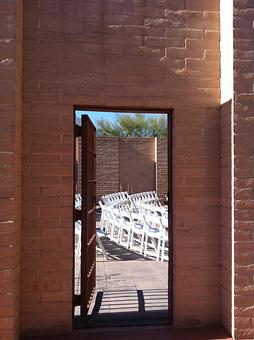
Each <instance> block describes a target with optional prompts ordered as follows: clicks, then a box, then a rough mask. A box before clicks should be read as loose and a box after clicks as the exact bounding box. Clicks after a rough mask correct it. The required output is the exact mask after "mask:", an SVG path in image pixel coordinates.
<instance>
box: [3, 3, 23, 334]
mask: <svg viewBox="0 0 254 340" xmlns="http://www.w3.org/2000/svg"><path fill="white" fill-rule="evenodd" d="M22 17H23V15H22V1H21V0H20V1H19V0H17V1H16V0H14V1H7V0H1V2H0V50H1V54H0V79H1V81H0V206H1V211H0V339H1V340H12V339H18V336H19V321H20V315H19V314H20V258H21V256H20V246H21V241H20V239H21V237H20V231H21V102H22V101H21V73H22V31H23V28H22V26H23V25H22Z"/></svg>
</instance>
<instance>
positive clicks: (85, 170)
mask: <svg viewBox="0 0 254 340" xmlns="http://www.w3.org/2000/svg"><path fill="white" fill-rule="evenodd" d="M81 221H82V233H81V316H85V315H87V312H88V309H89V305H90V303H91V299H92V296H93V293H94V289H95V283H96V129H95V127H94V125H93V123H92V122H91V120H90V119H89V117H88V116H87V115H82V218H81Z"/></svg>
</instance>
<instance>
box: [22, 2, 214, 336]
mask: <svg viewBox="0 0 254 340" xmlns="http://www.w3.org/2000/svg"><path fill="white" fill-rule="evenodd" d="M218 4H219V1H208V0H195V1H194V0H185V1H183V0H179V1H170V0H169V1H160V2H158V1H156V0H149V1H147V2H146V6H144V2H143V1H139V0H138V1H129V0H128V1H127V0H126V1H114V2H111V1H108V0H106V1H86V2H84V1H79V0H75V1H72V0H71V1H64V0H59V1H39V0H32V1H28V0H25V1H24V5H25V11H24V75H23V76H24V77H23V87H24V92H23V135H24V143H23V190H24V192H23V241H22V244H23V263H22V269H23V271H22V274H23V275H22V282H23V285H22V329H23V332H24V333H25V332H30V333H31V332H33V333H39V332H44V333H45V332H47V333H48V332H68V331H70V330H71V326H72V325H71V313H72V304H71V293H72V292H71V287H72V256H73V249H72V189H73V155H72V152H73V126H72V124H73V105H78V104H80V105H94V106H96V105H101V106H105V107H107V106H115V107H126V106H127V107H137V106H139V107H144V108H151V107H157V108H158V109H159V108H162V107H164V108H165V107H166V108H171V107H175V108H176V110H175V113H174V116H175V124H174V141H175V143H174V155H173V157H174V160H173V161H174V174H173V176H174V177H173V180H174V183H175V185H174V209H175V211H174V251H175V255H174V324H175V325H185V326H186V325H190V324H191V325H193V324H196V325H204V324H208V323H211V322H218V321H219V320H220V238H218V235H219V225H220V218H219V215H220V214H219V212H218V211H219V205H220V203H219V202H220V198H219V189H218V186H219V176H220V174H219V151H218V150H219V145H220V143H219V135H218V126H219V115H218V113H217V111H214V110H206V107H215V106H218V105H219V102H220V91H219V32H218V30H219V16H218Z"/></svg>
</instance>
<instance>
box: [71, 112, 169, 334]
mask: <svg viewBox="0 0 254 340" xmlns="http://www.w3.org/2000/svg"><path fill="white" fill-rule="evenodd" d="M112 115H117V117H118V118H119V117H120V116H121V117H125V118H126V117H127V118H128V117H133V116H134V115H135V117H136V118H138V119H139V120H140V121H141V120H142V121H143V123H144V124H146V122H147V121H149V119H150V120H151V119H152V120H151V121H153V123H154V124H156V120H157V117H158V118H159V117H161V118H162V119H161V122H163V120H164V122H165V124H166V130H167V136H165V135H164V136H163V138H164V140H163V143H164V145H166V146H167V148H166V156H167V161H166V174H165V169H164V176H165V175H166V177H167V178H166V180H165V177H164V179H163V180H162V179H161V178H159V177H160V176H163V174H162V173H163V170H162V169H161V166H160V163H159V159H160V158H159V157H158V153H161V149H162V147H161V145H162V144H163V143H162V141H161V140H160V137H161V136H158V135H151V136H147V135H145V136H144V131H143V132H142V134H143V135H142V134H141V135H139V136H135V137H133V136H124V135H121V136H119V135H118V136H117V135H113V136H108V135H106V136H100V137H99V136H98V133H97V136H96V127H97V131H98V126H99V129H101V127H102V126H103V124H102V121H101V122H100V124H99V125H98V124H97V122H96V119H95V117H97V118H98V116H99V117H101V116H103V117H105V120H106V123H108V122H109V121H111V123H112V124H111V126H110V125H107V124H106V123H105V122H104V125H106V129H105V131H106V132H108V131H109V130H110V128H114V127H115V128H116V127H117V124H118V123H119V119H118V120H117V118H116V119H115V120H114V119H110V117H112ZM141 118H142V119H141ZM129 119H130V121H129V125H131V123H133V121H131V120H133V118H129ZM146 119H148V120H147V121H146ZM97 120H98V119H97ZM147 124H148V123H147ZM165 124H164V125H165ZM95 125H97V126H95ZM148 125H149V124H148ZM74 126H75V143H74V146H75V147H74V154H75V163H74V173H75V185H74V195H75V196H74V197H75V200H74V249H75V254H74V255H75V256H74V280H73V284H74V293H73V317H74V326H75V327H77V328H79V327H98V326H112V325H118V326H119V325H145V324H149V325H150V324H170V323H171V320H172V245H171V243H172V175H171V174H172V110H150V111H146V110H136V109H133V110H132V109H129V110H121V109H120V110H116V109H112V110H111V109H107V110H105V109H100V108H92V109H91V108H83V107H75V108H74ZM157 129H158V126H157ZM113 132H114V133H115V130H114V129H113ZM99 138H101V140H100V139H99ZM96 140H97V141H96ZM165 142H166V143H165ZM161 143H162V144H161ZM96 144H97V147H96ZM99 145H100V148H99ZM140 150H142V151H140ZM116 153H118V155H116ZM164 155H165V150H164ZM103 156H104V158H106V160H107V161H108V163H107V161H105V160H104V163H105V162H106V165H105V164H104V168H103V166H102V163H103ZM116 156H117V157H116ZM160 156H161V155H160ZM116 158H117V159H118V161H116ZM161 158H162V159H163V157H161ZM113 163H114V165H115V169H113V168H112V167H111V168H110V164H113ZM115 163H116V164H115ZM164 163H165V159H164ZM107 164H108V165H107ZM164 168H165V164H164ZM96 169H97V175H96ZM116 169H117V171H116ZM106 172H108V173H109V178H110V181H111V182H114V180H115V179H114V178H115V177H116V175H117V178H118V181H117V184H116V183H113V184H112V187H109V186H107V185H106V184H107V180H106V179H105V173H106ZM116 172H117V174H116ZM102 174H104V175H102ZM131 174H132V175H131ZM152 174H153V175H154V178H153V176H152ZM103 176H104V177H103ZM99 178H100V179H101V178H102V179H101V180H99ZM110 181H109V182H110ZM96 182H97V190H96ZM102 182H103V184H104V186H103V185H102ZM115 182H116V181H115ZM166 182H167V183H166ZM161 183H162V184H161ZM163 183H164V184H163ZM114 185H115V186H114ZM160 186H161V187H163V190H164V191H165V195H164V194H162V193H158V191H159V188H160ZM96 192H97V197H96ZM158 194H159V195H158ZM84 197H86V198H87V199H84Z"/></svg>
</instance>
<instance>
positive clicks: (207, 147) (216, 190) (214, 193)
mask: <svg viewBox="0 0 254 340" xmlns="http://www.w3.org/2000/svg"><path fill="white" fill-rule="evenodd" d="M173 126H174V127H173V145H174V147H173V195H174V196H173V215H174V239H173V247H174V248H173V250H174V277H173V280H174V323H175V324H176V325H178V326H187V325H188V326H194V325H202V324H203V325H204V324H209V323H216V322H219V321H220V318H221V315H220V313H221V299H220V291H221V286H220V285H221V257H220V253H221V249H220V244H221V241H220V204H221V202H220V154H219V152H218V151H219V150H220V115H219V110H217V109H201V108H199V109H198V108H196V109H195V110H193V109H187V108H186V109H183V108H182V109H176V110H175V112H174V125H173Z"/></svg>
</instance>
